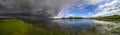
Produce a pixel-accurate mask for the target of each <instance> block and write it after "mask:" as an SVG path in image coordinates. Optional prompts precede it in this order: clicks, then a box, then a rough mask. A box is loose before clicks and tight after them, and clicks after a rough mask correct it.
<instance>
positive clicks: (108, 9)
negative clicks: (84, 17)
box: [92, 0, 120, 17]
mask: <svg viewBox="0 0 120 35" xmlns="http://www.w3.org/2000/svg"><path fill="white" fill-rule="evenodd" d="M119 2H120V1H118V0H113V1H111V2H109V3H105V4H103V5H99V7H98V8H97V9H96V10H102V11H101V12H98V13H96V14H94V15H92V16H93V17H97V16H103V15H105V14H109V13H113V12H117V11H120V9H117V7H115V6H114V5H115V4H117V3H119Z"/></svg>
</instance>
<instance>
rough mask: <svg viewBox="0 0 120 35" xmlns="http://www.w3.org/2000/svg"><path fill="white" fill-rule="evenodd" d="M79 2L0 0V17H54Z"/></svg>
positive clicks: (62, 0)
mask: <svg viewBox="0 0 120 35" xmlns="http://www.w3.org/2000/svg"><path fill="white" fill-rule="evenodd" d="M78 1H79V0H0V16H8V17H20V16H23V17H24V16H26V17H41V18H48V17H54V16H56V15H57V14H58V13H59V12H60V11H61V9H63V8H68V7H70V6H72V5H74V4H75V3H76V2H78Z"/></svg>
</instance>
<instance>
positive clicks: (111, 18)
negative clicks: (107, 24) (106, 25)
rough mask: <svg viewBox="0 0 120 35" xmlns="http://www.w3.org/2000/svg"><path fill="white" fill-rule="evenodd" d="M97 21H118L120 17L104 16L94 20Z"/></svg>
mask: <svg viewBox="0 0 120 35" xmlns="http://www.w3.org/2000/svg"><path fill="white" fill-rule="evenodd" d="M96 19H98V20H107V21H115V20H116V21H120V15H112V16H104V17H98V18H96Z"/></svg>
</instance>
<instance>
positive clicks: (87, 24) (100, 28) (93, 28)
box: [28, 19, 120, 35]
mask: <svg viewBox="0 0 120 35" xmlns="http://www.w3.org/2000/svg"><path fill="white" fill-rule="evenodd" d="M28 22H30V23H32V24H33V26H35V27H37V28H44V29H47V30H57V31H59V30H62V31H65V32H69V34H71V35H120V34H119V32H115V33H113V32H112V28H113V27H114V25H115V26H116V25H118V26H119V25H120V24H119V23H117V24H116V23H114V22H107V21H100V20H93V19H59V20H28ZM109 25H112V26H109ZM119 28H120V27H119ZM114 30H116V29H114Z"/></svg>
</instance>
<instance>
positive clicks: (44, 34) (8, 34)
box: [0, 19, 68, 35]
mask: <svg viewBox="0 0 120 35" xmlns="http://www.w3.org/2000/svg"><path fill="white" fill-rule="evenodd" d="M0 35H68V34H67V32H64V31H59V30H53V31H51V30H47V29H44V28H37V27H34V26H33V25H32V24H30V23H26V22H24V21H22V20H20V19H0Z"/></svg>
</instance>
